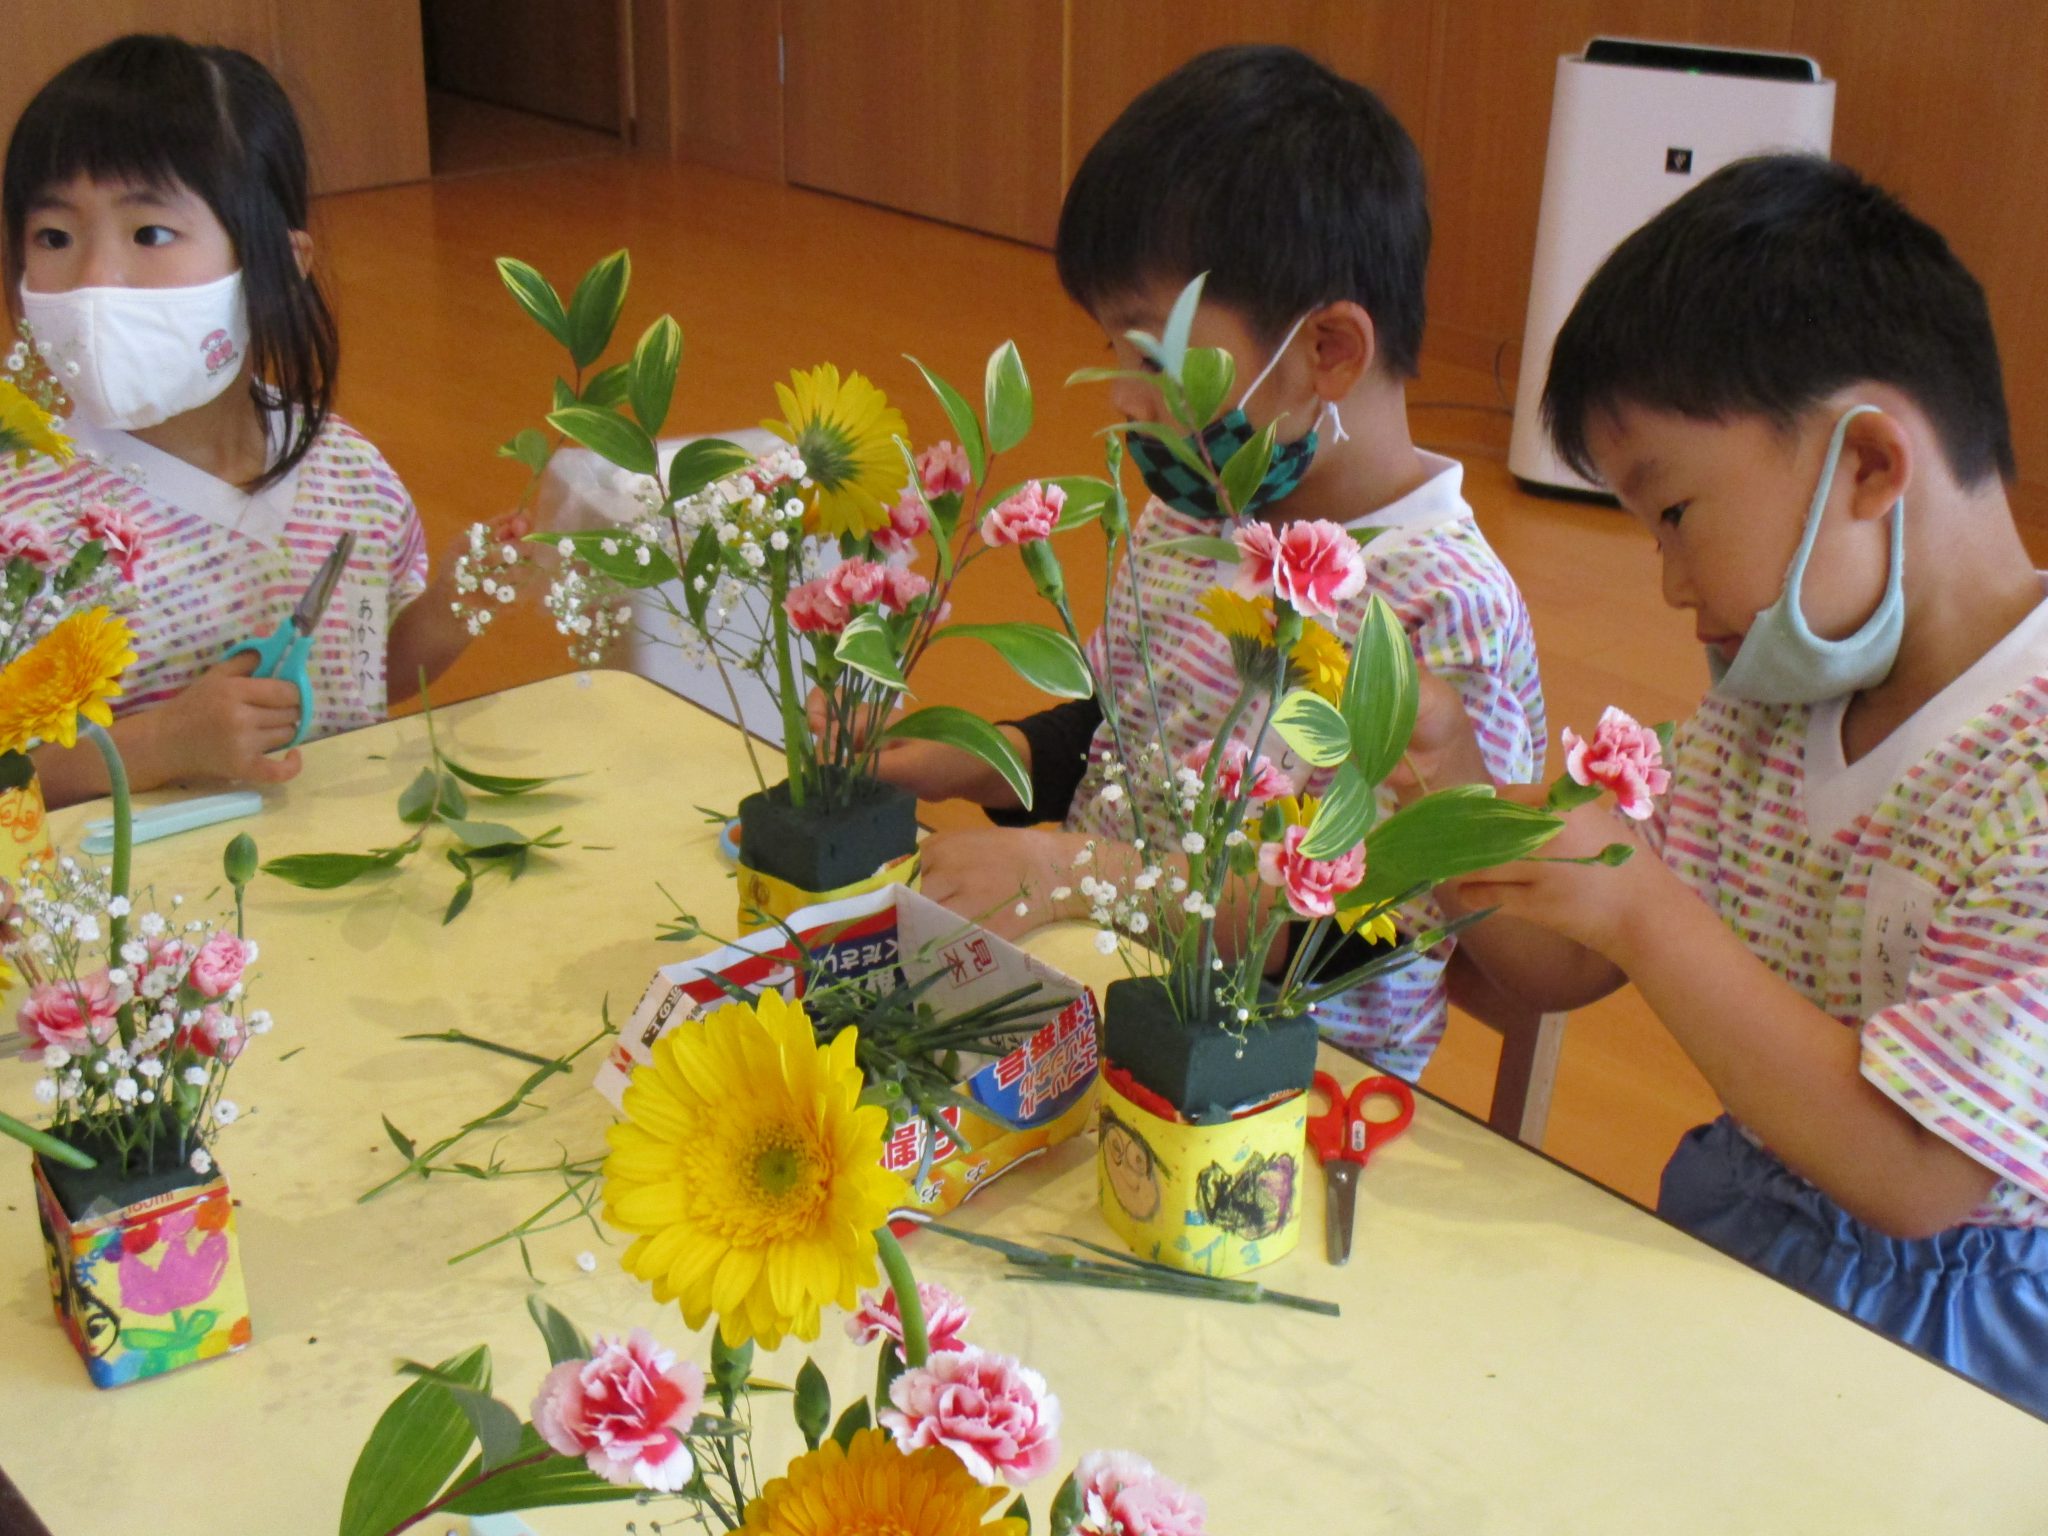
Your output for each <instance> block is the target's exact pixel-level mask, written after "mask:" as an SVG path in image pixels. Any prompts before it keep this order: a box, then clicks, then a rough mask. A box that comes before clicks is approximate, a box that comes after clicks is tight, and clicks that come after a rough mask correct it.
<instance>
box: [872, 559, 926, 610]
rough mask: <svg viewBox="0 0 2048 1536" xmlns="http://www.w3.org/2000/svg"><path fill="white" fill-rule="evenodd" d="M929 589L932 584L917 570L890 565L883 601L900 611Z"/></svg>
mask: <svg viewBox="0 0 2048 1536" xmlns="http://www.w3.org/2000/svg"><path fill="white" fill-rule="evenodd" d="M931 589H932V584H931V583H930V582H929V581H927V580H925V578H924V577H922V576H920V575H918V574H917V572H915V571H904V570H898V569H897V568H895V567H894V566H891V567H890V569H889V592H888V595H887V596H886V597H885V598H884V599H883V602H884V603H885V604H886V605H887V606H888V607H889V608H891V609H893V610H894V611H895V612H897V613H901V612H903V611H904V609H906V608H908V607H909V606H910V605H911V604H912V603H914V602H916V601H917V600H918V599H919V598H920V597H923V596H924V595H925V593H927V592H929V591H931Z"/></svg>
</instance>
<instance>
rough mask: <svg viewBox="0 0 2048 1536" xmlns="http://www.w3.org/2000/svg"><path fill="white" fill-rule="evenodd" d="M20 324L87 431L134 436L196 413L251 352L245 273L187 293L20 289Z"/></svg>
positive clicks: (170, 290)
mask: <svg viewBox="0 0 2048 1536" xmlns="http://www.w3.org/2000/svg"><path fill="white" fill-rule="evenodd" d="M21 312H22V318H23V319H25V320H27V321H28V323H29V327H30V329H31V330H33V331H34V332H35V336H36V340H37V341H38V342H44V343H48V345H49V349H50V351H49V357H50V362H51V363H52V365H53V366H54V369H55V372H56V375H57V382H58V383H60V384H62V385H63V386H64V392H65V393H66V394H68V395H70V396H71V401H72V404H73V406H75V407H76V409H77V412H78V415H79V416H80V417H81V418H82V419H83V420H84V421H85V422H86V423H87V424H88V425H90V426H95V427H105V428H112V429H114V430H116V431H122V432H131V431H133V430H135V429H136V428H137V427H153V426H155V425H157V423H159V422H163V421H169V420H170V419H171V418H172V417H173V416H182V415H184V414H185V412H187V411H193V410H197V409H198V408H199V407H200V406H202V405H206V404H208V403H209V402H211V401H212V400H213V399H214V398H215V397H217V396H218V395H219V394H220V393H221V391H222V390H224V389H226V388H227V387H228V386H229V385H230V384H232V383H234V381H235V380H236V379H237V378H238V377H239V376H240V375H241V372H242V364H243V361H244V360H245V359H246V357H247V356H248V351H249V310H248V306H247V305H246V304H245V303H244V302H243V299H242V274H241V273H240V272H230V273H229V274H228V275H227V276H226V277H223V278H220V279H219V280H217V281H215V282H211V283H200V284H198V285H197V286H196V287H190V288H74V289H72V290H71V291H70V292H69V293H35V292H32V291H31V290H30V289H29V287H28V285H27V284H26V283H23V284H22V288H21Z"/></svg>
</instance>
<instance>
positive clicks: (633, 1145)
mask: <svg viewBox="0 0 2048 1536" xmlns="http://www.w3.org/2000/svg"><path fill="white" fill-rule="evenodd" d="M856 1038H857V1032H856V1031H854V1030H851V1029H848V1030H844V1031H842V1032H841V1033H840V1035H839V1038H838V1039H836V1040H834V1041H833V1042H832V1043H831V1044H830V1045H829V1046H825V1047H822V1048H821V1047H820V1046H819V1045H818V1043H817V1040H816V1038H815V1036H814V1035H813V1032H812V1028H811V1021H810V1018H809V1016H808V1015H806V1014H805V1012H804V1008H803V1004H801V1003H791V1002H785V1001H783V999H782V997H781V996H780V995H779V994H777V993H774V992H769V993H765V994H763V996H762V997H761V999H760V1001H759V1002H758V1003H754V1004H749V1003H728V1004H726V1005H725V1006H724V1007H722V1008H719V1009H717V1010H716V1011H715V1012H713V1013H711V1014H710V1015H708V1016H707V1017H705V1018H703V1019H700V1020H697V1021H694V1022H692V1023H688V1024H685V1025H683V1026H681V1027H680V1028H678V1029H674V1030H671V1031H670V1032H669V1033H668V1034H666V1035H664V1036H663V1037H662V1038H661V1040H660V1041H658V1042H657V1043H656V1045H655V1047H654V1060H653V1061H652V1062H651V1063H649V1064H648V1065H646V1066H643V1067H639V1068H636V1069H635V1070H634V1073H633V1081H632V1084H631V1085H630V1086H629V1087H628V1088H627V1089H626V1094H625V1099H624V1106H623V1107H624V1110H625V1115H626V1118H625V1120H624V1121H623V1122H621V1123H620V1124H618V1125H614V1126H613V1127H612V1128H611V1131H610V1133H609V1135H608V1138H607V1139H608V1140H609V1142H610V1144H611V1149H612V1150H611V1155H610V1156H609V1157H607V1158H606V1159H605V1164H604V1215H605V1219H606V1220H607V1221H609V1222H611V1223H612V1224H613V1225H614V1226H617V1227H621V1228H623V1229H624V1230H626V1231H628V1232H632V1233H637V1234H638V1235H637V1236H636V1237H635V1238H634V1240H633V1243H632V1245H631V1246H630V1247H629V1248H627V1250H626V1254H625V1259H624V1261H623V1262H624V1264H625V1267H626V1268H627V1269H629V1270H630V1271H632V1272H633V1273H634V1274H636V1275H638V1276H639V1277H640V1278H641V1279H643V1280H646V1281H648V1282H649V1283H650V1284H651V1285H652V1286H653V1287H654V1296H655V1299H656V1300H657V1301H662V1302H667V1301H675V1302H677V1303H679V1304H680V1305H681V1307H682V1311H683V1320H684V1321H685V1322H687V1323H688V1324H689V1325H690V1326H691V1327H692V1328H701V1327H703V1326H704V1321H705V1319H706V1318H708V1317H710V1316H712V1315H713V1314H716V1315H717V1318H718V1331H719V1333H720V1334H721V1335H722V1336H723V1337H724V1339H725V1341H726V1343H727V1344H731V1345H739V1344H743V1343H745V1342H746V1341H747V1340H749V1339H753V1340H756V1341H758V1342H759V1343H760V1344H762V1345H763V1346H764V1347H766V1348H769V1349H773V1348H774V1347H775V1346H776V1345H778V1344H780V1343H781V1342H782V1339H783V1336H784V1335H785V1334H791V1333H793V1334H795V1335H796V1336H797V1337H798V1338H800V1339H815V1338H816V1337H817V1336H818V1314H819V1309H820V1308H821V1307H823V1306H824V1305H826V1304H827V1303H830V1304H832V1305H834V1306H839V1307H844V1308H847V1309H849V1310H850V1309H852V1308H853V1307H854V1306H855V1305H856V1304H857V1302H858V1300H859V1291H860V1288H861V1287H862V1286H863V1285H871V1284H873V1283H874V1280H875V1268H876V1258H875V1228H877V1227H878V1226H880V1225H881V1224H882V1223H883V1222H884V1221H886V1220H888V1217H889V1213H890V1212H891V1211H892V1210H894V1209H896V1208H897V1207H899V1206H902V1205H906V1204H908V1203H909V1200H910V1187H909V1186H908V1185H907V1184H905V1183H904V1182H903V1180H902V1179H900V1178H898V1177H897V1176H896V1175H895V1174H893V1173H888V1172H885V1171H884V1170H883V1168H882V1144H883V1139H884V1137H885V1136H886V1135H887V1133H888V1128H889V1114H888V1111H887V1110H885V1109H883V1108H882V1107H881V1106H879V1105H872V1104H869V1105H864V1104H862V1103H861V1102H860V1091H861V1072H860V1068H859V1066H858V1065H856V1064H855V1061H854V1046H855V1043H856Z"/></svg>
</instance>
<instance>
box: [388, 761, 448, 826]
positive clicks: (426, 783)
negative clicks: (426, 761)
mask: <svg viewBox="0 0 2048 1536" xmlns="http://www.w3.org/2000/svg"><path fill="white" fill-rule="evenodd" d="M440 788H441V776H440V775H439V774H438V773H436V772H434V770H433V769H431V768H422V769H421V770H420V771H419V776H418V777H417V778H415V779H414V780H413V781H412V782H411V783H410V784H408V785H406V786H405V792H404V793H403V794H401V795H400V796H399V797H398V819H399V820H400V821H406V822H411V823H413V824H414V825H415V826H417V825H418V824H419V823H421V822H423V821H425V820H426V819H427V818H428V817H430V816H432V815H433V814H434V800H435V798H436V797H437V795H438V794H439V791H440Z"/></svg>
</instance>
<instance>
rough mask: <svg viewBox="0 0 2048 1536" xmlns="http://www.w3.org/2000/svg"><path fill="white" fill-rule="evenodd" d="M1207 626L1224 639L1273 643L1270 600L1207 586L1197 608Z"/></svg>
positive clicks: (1224, 588) (1261, 643)
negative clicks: (1200, 611)
mask: <svg viewBox="0 0 2048 1536" xmlns="http://www.w3.org/2000/svg"><path fill="white" fill-rule="evenodd" d="M1199 606H1200V607H1201V610H1202V617H1203V618H1204V619H1206V620H1207V621H1208V624H1209V627H1210V628H1211V629H1213V630H1215V631H1216V633H1218V634H1219V635H1221V636H1223V638H1224V639H1226V640H1251V641H1255V642H1256V643H1258V644H1260V645H1271V644H1272V643H1273V600H1272V599H1271V598H1267V597H1259V598H1251V597H1245V596H1244V595H1242V594H1241V593H1237V592H1233V591H1231V589H1230V588H1228V587H1211V588H1210V589H1209V590H1208V591H1207V592H1204V593H1203V594H1202V599H1201V603H1200V605H1199Z"/></svg>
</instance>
